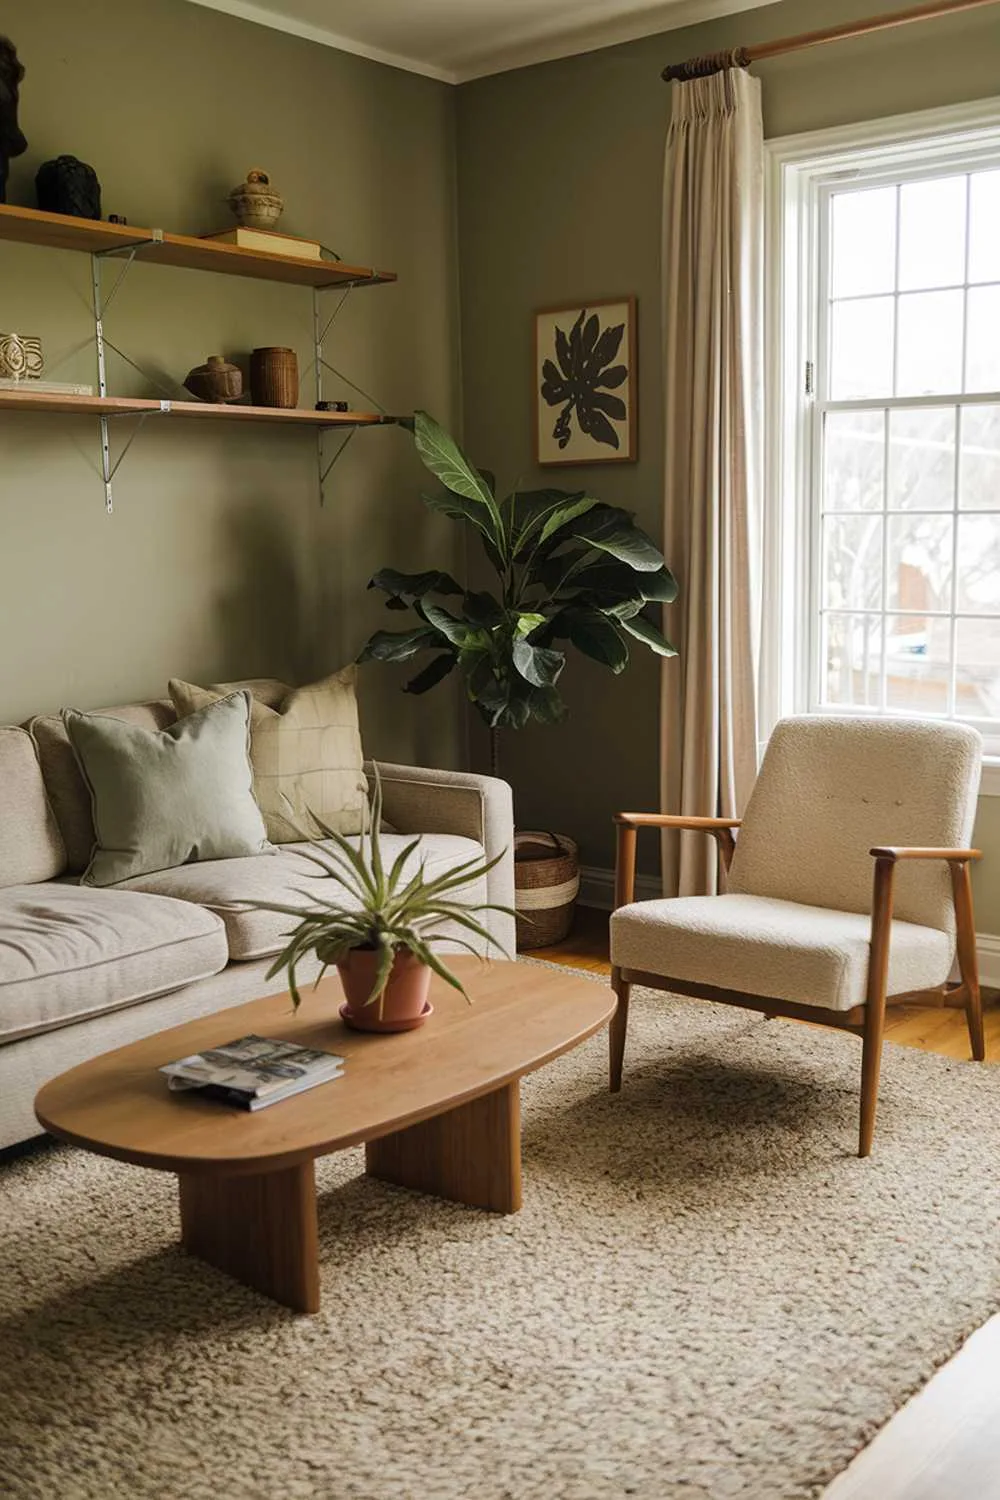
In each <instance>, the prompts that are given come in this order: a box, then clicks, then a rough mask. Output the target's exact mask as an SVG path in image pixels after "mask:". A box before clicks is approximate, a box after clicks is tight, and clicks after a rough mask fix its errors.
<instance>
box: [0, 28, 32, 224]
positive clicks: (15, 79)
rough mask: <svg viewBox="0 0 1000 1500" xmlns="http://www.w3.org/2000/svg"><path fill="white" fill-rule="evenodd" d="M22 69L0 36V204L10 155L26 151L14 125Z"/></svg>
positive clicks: (12, 49)
mask: <svg viewBox="0 0 1000 1500" xmlns="http://www.w3.org/2000/svg"><path fill="white" fill-rule="evenodd" d="M23 77H24V68H23V67H22V66H21V64H20V63H19V62H18V60H17V51H16V49H15V47H14V43H13V42H12V41H11V40H10V38H9V37H5V36H0V203H6V202H7V169H8V166H9V163H10V159H11V157H12V156H20V155H21V153H22V151H27V149H28V143H27V141H26V140H25V138H24V136H23V135H22V134H21V132H20V130H19V129H18V126H17V100H18V91H19V89H20V84H21V79H22V78H23Z"/></svg>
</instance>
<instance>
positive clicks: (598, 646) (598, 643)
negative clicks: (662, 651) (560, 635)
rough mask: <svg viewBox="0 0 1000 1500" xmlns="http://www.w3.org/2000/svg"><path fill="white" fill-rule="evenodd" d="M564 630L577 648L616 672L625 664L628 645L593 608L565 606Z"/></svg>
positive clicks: (623, 668) (621, 670)
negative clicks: (566, 608) (567, 608)
mask: <svg viewBox="0 0 1000 1500" xmlns="http://www.w3.org/2000/svg"><path fill="white" fill-rule="evenodd" d="M563 618H564V620H565V628H566V633H567V635H568V636H569V639H570V640H571V641H572V642H573V645H574V646H575V647H576V648H577V650H578V651H582V652H583V654H584V656H589V657H590V658H591V659H592V660H593V661H599V662H600V663H601V665H602V666H605V667H610V668H611V670H612V672H614V673H615V675H616V676H617V674H618V673H619V672H623V671H624V670H625V668H626V667H627V666H628V647H627V646H626V644H625V642H624V641H623V640H622V638H621V636H620V635H619V633H618V631H617V630H616V629H615V627H614V625H612V623H611V621H610V620H608V619H606V618H605V617H604V615H602V614H600V613H599V612H598V611H597V610H593V609H589V610H588V609H580V610H577V609H569V610H566V611H565V614H564V617H563Z"/></svg>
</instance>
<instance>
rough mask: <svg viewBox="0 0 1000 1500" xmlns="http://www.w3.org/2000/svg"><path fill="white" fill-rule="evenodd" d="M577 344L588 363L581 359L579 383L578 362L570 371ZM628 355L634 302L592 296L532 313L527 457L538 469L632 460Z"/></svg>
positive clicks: (632, 368) (631, 364) (633, 409)
mask: <svg viewBox="0 0 1000 1500" xmlns="http://www.w3.org/2000/svg"><path fill="white" fill-rule="evenodd" d="M581 343H582V344H583V345H584V348H585V349H586V347H587V346H589V350H590V354H589V357H588V356H587V354H586V353H584V355H583V360H582V362H583V365H584V370H585V371H586V372H587V375H586V378H585V379H584V380H583V381H582V382H581V380H580V376H579V363H578V364H577V371H576V373H574V361H575V359H577V360H578V359H579V345H580V344H581ZM595 356H596V357H595ZM636 356H637V348H636V298H635V297H634V296H624V297H598V298H594V299H593V300H592V301H589V302H582V301H581V302H575V303H573V302H571V303H564V304H562V305H561V306H559V307H545V308H540V309H539V310H538V311H537V312H536V313H535V365H534V380H535V389H534V420H535V457H536V460H537V462H538V464H539V465H540V466H541V467H545V468H548V467H554V466H556V465H565V464H606V463H634V462H635V460H636V458H637V457H638V379H637V362H636ZM581 398H582V401H583V404H582V405H581ZM581 412H582V416H583V422H582V423H581Z"/></svg>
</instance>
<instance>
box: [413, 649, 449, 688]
mask: <svg viewBox="0 0 1000 1500" xmlns="http://www.w3.org/2000/svg"><path fill="white" fill-rule="evenodd" d="M457 660H458V658H457V656H455V654H454V652H445V653H444V654H443V655H441V656H435V658H434V660H433V661H430V662H428V663H427V665H426V667H424V668H423V670H422V671H420V672H418V673H417V675H416V677H411V678H410V680H409V682H407V683H406V684H405V685H404V687H403V692H404V693H426V692H429V691H430V689H431V688H432V687H436V686H437V684H438V683H439V682H442V681H443V680H444V678H446V677H447V676H448V673H449V672H450V671H452V670H453V668H454V666H455V664H456V662H457Z"/></svg>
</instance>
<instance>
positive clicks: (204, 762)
mask: <svg viewBox="0 0 1000 1500" xmlns="http://www.w3.org/2000/svg"><path fill="white" fill-rule="evenodd" d="M62 718H63V723H64V724H65V725H66V733H67V734H68V735H69V739H70V744H71V745H72V746H73V753H74V754H75V756H76V758H77V762H78V764H79V766H80V770H81V772H82V773H83V777H84V780H85V781H86V783H87V787H88V789H89V791H90V798H91V804H92V806H93V811H94V829H95V832H96V836H97V837H96V842H95V844H94V849H93V853H92V855H91V859H90V864H89V865H88V866H87V869H86V871H85V873H84V875H83V879H82V882H81V884H83V885H116V884H117V883H118V881H120V880H130V879H133V878H134V877H135V876H137V875H147V874H151V873H152V872H154V871H156V870H171V869H174V868H175V867H176V866H177V865H185V864H190V863H192V862H193V861H195V860H203V859H239V858H242V857H244V856H245V855H248V854H264V853H267V852H269V851H270V848H271V846H270V844H268V842H267V839H266V837H265V833H264V822H263V819H262V817H261V814H260V809H259V808H258V806H257V804H256V802H255V801H254V798H253V792H252V790H251V781H252V775H251V767H250V757H249V754H248V750H249V733H248V730H249V723H250V694H249V693H247V692H241V693H231V694H229V695H227V696H226V697H223V698H222V699H221V700H220V701H219V702H217V703H211V704H209V705H207V706H206V707H205V708H203V709H202V710H201V711H200V712H199V713H196V714H192V715H190V717H188V718H185V719H178V720H177V723H176V724H171V725H169V727H168V728H166V729H161V730H151V729H143V728H141V727H140V726H139V725H138V724H126V723H125V722H124V721H123V720H122V719H112V718H109V717H107V715H105V714H81V713H77V712H76V711H75V710H74V709H71V708H64V709H63V711H62Z"/></svg>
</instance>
